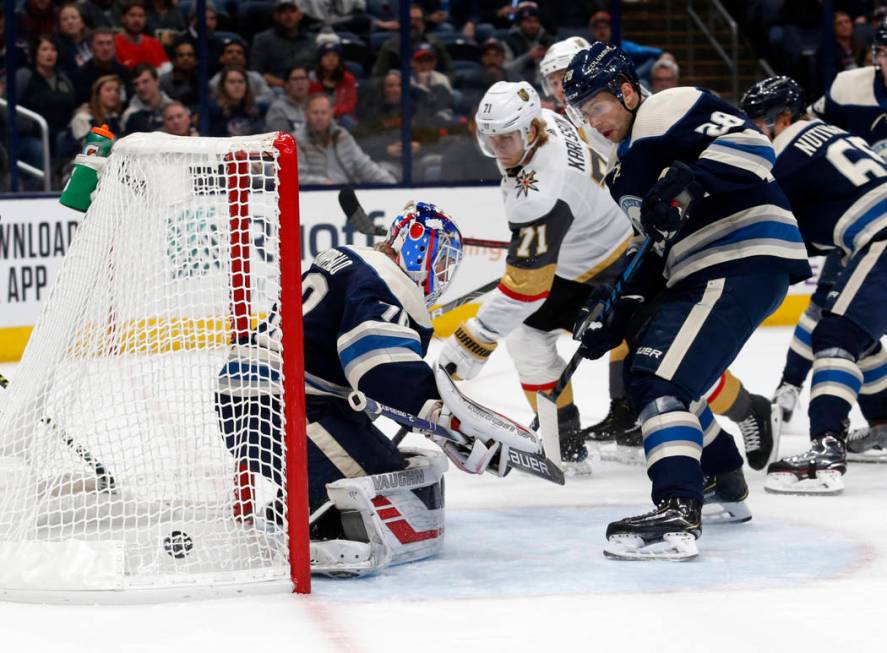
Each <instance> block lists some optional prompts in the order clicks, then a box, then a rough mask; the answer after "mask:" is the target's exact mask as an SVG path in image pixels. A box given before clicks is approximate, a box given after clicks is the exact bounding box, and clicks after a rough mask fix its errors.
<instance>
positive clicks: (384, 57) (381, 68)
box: [373, 4, 455, 79]
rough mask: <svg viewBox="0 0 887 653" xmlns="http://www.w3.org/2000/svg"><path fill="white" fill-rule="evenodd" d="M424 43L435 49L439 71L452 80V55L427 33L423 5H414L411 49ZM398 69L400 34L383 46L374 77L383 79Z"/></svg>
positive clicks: (411, 20) (411, 13)
mask: <svg viewBox="0 0 887 653" xmlns="http://www.w3.org/2000/svg"><path fill="white" fill-rule="evenodd" d="M422 43H428V44H429V45H431V47H432V48H434V52H435V53H436V54H437V69H438V70H439V71H441V72H442V73H444V74H445V75H446V76H447V77H449V78H450V79H452V78H453V75H454V74H455V68H454V67H453V59H452V57H450V53H449V52H447V49H446V47H444V44H443V43H441V42H440V41H439V40H438V39H436V38H434V37H433V36H430V35H428V34H426V33H425V11H424V10H423V9H422V6H421V5H417V4H412V5H410V47H411V48H412V49H413V50H414V51H415V49H416V48H417V47H418V46H419V45H420V44H422ZM397 68H400V34H395V35H394V36H392V37H391V38H390V39H388V40H387V41H385V42H384V43H383V44H382V47H381V48H380V49H379V54H378V55H377V56H376V63H375V65H374V66H373V76H374V77H382V76H384V75H385V74H387V73H388V71H389V70H394V69H397Z"/></svg>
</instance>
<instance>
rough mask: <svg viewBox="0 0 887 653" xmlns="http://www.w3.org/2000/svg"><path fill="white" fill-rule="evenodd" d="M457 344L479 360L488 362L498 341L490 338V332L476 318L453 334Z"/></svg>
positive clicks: (462, 325)
mask: <svg viewBox="0 0 887 653" xmlns="http://www.w3.org/2000/svg"><path fill="white" fill-rule="evenodd" d="M453 335H454V337H455V338H456V342H458V343H459V345H460V346H461V347H462V348H463V349H465V350H466V351H467V352H468V353H469V354H471V355H472V356H473V357H474V358H477V359H478V360H482V361H486V360H487V359H488V358H489V357H490V354H492V353H493V351H494V350H495V349H496V345H497V343H496V341H495V340H493V339H492V338H489V335H491V334H490V332H489V331H487V329H484V328H483V327H482V326H480V324H479V323H478V321H477V320H476V319H475V318H471V319H470V320H468V321H467V322H465V323H464V324H461V325H460V326H459V328H458V329H456V333H455V334H453Z"/></svg>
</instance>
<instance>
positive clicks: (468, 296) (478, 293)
mask: <svg viewBox="0 0 887 653" xmlns="http://www.w3.org/2000/svg"><path fill="white" fill-rule="evenodd" d="M498 285H499V279H494V280H493V281H488V282H487V283H485V284H484V285H482V286H481V287H480V288H475V289H474V290H472V291H471V292H468V293H465V294H464V295H462V296H461V297H457V298H456V299H454V300H452V301H449V302H447V303H446V304H441V305H440V306H436V307H434V308H433V309H432V310H431V319H432V320H433V319H436V318H438V317H440V316H441V315H443V314H444V313H448V312H450V311H452V310H453V309H454V308H459V307H460V306H464V305H465V304H468V303H469V302H472V301H474V300H475V299H477V298H478V297H483V296H484V295H486V294H487V293H488V292H490V291H491V290H493V289H494V288H495V287H496V286H498Z"/></svg>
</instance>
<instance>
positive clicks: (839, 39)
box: [832, 11, 866, 72]
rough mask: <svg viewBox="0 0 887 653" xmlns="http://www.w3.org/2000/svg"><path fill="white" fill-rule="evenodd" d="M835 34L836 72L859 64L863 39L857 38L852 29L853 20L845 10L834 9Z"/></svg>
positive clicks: (863, 49)
mask: <svg viewBox="0 0 887 653" xmlns="http://www.w3.org/2000/svg"><path fill="white" fill-rule="evenodd" d="M832 26H833V30H834V35H835V46H836V47H835V58H836V59H837V61H836V63H837V65H838V72H841V71H842V70H850V69H851V68H856V67H858V65H859V61H860V60H861V58H862V56H861V55H862V54H863V52H864V51H865V49H866V47H865V41H863V40H862V39H861V38H859V37H858V36H857V34H856V32H855V30H854V29H853V21H852V20H850V15H849V14H848V13H847V12H846V11H836V12H835V14H834V19H833V23H832Z"/></svg>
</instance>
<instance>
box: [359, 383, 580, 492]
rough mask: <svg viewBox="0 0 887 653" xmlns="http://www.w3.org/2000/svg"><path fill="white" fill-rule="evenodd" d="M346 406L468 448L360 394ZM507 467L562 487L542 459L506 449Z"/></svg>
mask: <svg viewBox="0 0 887 653" xmlns="http://www.w3.org/2000/svg"><path fill="white" fill-rule="evenodd" d="M348 403H349V404H350V405H351V407H352V408H353V409H354V410H358V411H360V410H362V411H365V412H366V413H367V414H369V415H373V416H379V415H384V416H385V417H387V418H389V419H391V420H393V421H395V422H397V423H398V424H403V425H404V426H406V427H408V428H410V429H412V430H414V431H419V432H420V433H427V434H430V435H436V436H438V437H442V438H445V439H447V440H449V441H450V442H453V443H455V444H458V445H466V444H468V439H467V438H466V437H465V436H463V435H461V434H460V433H458V432H454V431H450V430H449V429H446V428H444V427H443V426H440V425H439V424H435V423H434V422H429V421H428V420H424V419H422V418H421V417H418V416H416V415H411V414H410V413H407V412H404V411H402V410H398V409H397V408H392V407H391V406H386V405H385V404H381V403H379V402H378V401H375V400H374V399H371V398H370V397H367V396H366V395H365V394H363V393H362V392H352V393H351V394H350V395H348ZM508 464H509V466H511V467H514V468H515V469H518V470H520V471H522V472H526V473H527V474H532V475H533V476H538V477H539V478H544V479H545V480H546V481H550V482H552V483H557V484H558V485H563V484H564V483H565V480H564V474H563V472H562V471H561V470H560V468H559V467H558V466H557V465H556V464H554V463H553V462H552V461H550V460H549V459H548V458H546V457H545V456H544V455H540V454H535V453H529V452H526V451H517V450H516V449H514V448H513V447H509V448H508Z"/></svg>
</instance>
